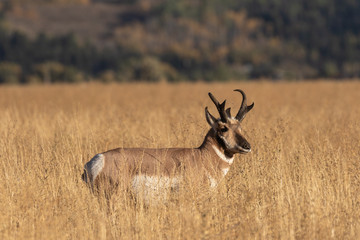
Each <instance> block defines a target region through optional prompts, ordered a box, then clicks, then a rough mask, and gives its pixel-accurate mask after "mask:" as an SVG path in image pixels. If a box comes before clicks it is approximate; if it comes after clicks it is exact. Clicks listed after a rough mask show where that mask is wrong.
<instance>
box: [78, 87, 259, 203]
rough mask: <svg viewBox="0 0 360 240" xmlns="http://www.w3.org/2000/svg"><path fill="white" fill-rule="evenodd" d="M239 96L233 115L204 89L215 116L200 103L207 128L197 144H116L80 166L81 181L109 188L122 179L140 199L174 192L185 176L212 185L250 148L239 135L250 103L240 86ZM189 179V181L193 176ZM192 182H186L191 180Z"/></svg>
mask: <svg viewBox="0 0 360 240" xmlns="http://www.w3.org/2000/svg"><path fill="white" fill-rule="evenodd" d="M234 91H237V92H240V93H241V94H242V97H243V100H242V103H241V106H240V109H239V111H238V113H237V114H236V116H235V117H232V116H231V113H230V108H227V109H226V110H225V102H226V100H225V101H224V102H222V103H221V104H220V103H219V102H218V101H217V100H216V98H215V97H214V96H213V95H212V94H211V93H209V96H210V99H211V100H212V101H213V103H214V104H215V106H216V108H217V110H218V112H219V115H220V118H215V117H214V116H213V115H211V114H210V113H209V111H208V108H207V107H205V116H206V120H207V122H208V124H209V125H210V127H211V128H210V130H209V131H208V133H207V134H206V136H205V139H204V141H203V143H202V144H201V146H200V147H198V148H161V149H149V148H117V149H113V150H109V151H106V152H103V153H99V154H97V155H95V156H94V157H93V158H92V159H91V160H90V161H89V162H87V163H86V164H85V166H84V173H83V175H82V178H83V180H84V181H85V182H86V183H88V184H89V185H90V186H91V187H92V188H94V187H96V188H97V189H98V188H109V187H110V188H111V189H114V186H116V185H118V184H119V183H120V182H121V181H124V182H126V183H128V186H130V188H131V189H132V192H134V193H135V195H136V196H137V195H138V194H139V193H141V192H142V193H143V194H144V195H143V196H144V197H145V198H149V197H150V198H151V197H154V196H155V195H158V194H162V193H161V192H165V190H166V189H171V190H174V189H175V190H176V189H178V187H179V185H180V184H181V183H182V182H188V183H189V179H196V180H195V181H196V182H197V183H198V182H203V183H205V184H208V185H210V186H211V187H216V185H217V184H218V182H219V181H220V180H221V179H222V178H223V177H224V176H225V175H226V174H227V173H228V171H229V169H230V166H231V165H232V164H233V161H234V155H235V154H237V153H249V152H250V151H251V147H250V144H249V142H248V141H247V140H246V139H245V137H244V136H243V134H242V129H241V122H242V120H243V119H244V117H245V115H246V114H247V113H248V112H249V111H250V110H251V109H252V108H253V107H254V103H252V104H251V105H247V100H246V95H245V93H244V92H243V91H242V90H240V89H236V90H234ZM193 181H194V180H193ZM190 184H191V183H190Z"/></svg>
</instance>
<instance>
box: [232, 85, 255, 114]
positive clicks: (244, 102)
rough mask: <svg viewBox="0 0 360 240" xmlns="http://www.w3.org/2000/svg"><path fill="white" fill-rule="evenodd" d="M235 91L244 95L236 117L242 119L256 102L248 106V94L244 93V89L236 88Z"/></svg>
mask: <svg viewBox="0 0 360 240" xmlns="http://www.w3.org/2000/svg"><path fill="white" fill-rule="evenodd" d="M234 91H236V92H240V93H241V95H242V97H243V100H242V103H241V106H240V109H239V112H238V113H237V114H236V117H235V118H236V119H237V120H238V121H242V120H243V119H244V117H245V115H246V113H248V112H249V111H250V110H251V109H252V108H253V107H254V103H252V104H251V105H249V106H248V105H247V99H246V94H245V93H244V91H243V90H241V89H235V90H234Z"/></svg>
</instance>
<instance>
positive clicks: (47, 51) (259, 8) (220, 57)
mask: <svg viewBox="0 0 360 240" xmlns="http://www.w3.org/2000/svg"><path fill="white" fill-rule="evenodd" d="M1 9H2V14H1V16H2V19H3V20H2V22H3V23H2V24H1V26H2V28H0V53H1V55H0V83H2V82H21V83H27V82H59V81H60V82H62V81H67V82H74V81H88V80H89V79H94V78H96V79H101V80H102V81H140V80H145V81H161V80H167V81H172V82H173V81H184V80H191V81H197V80H205V81H214V80H217V81H226V80H229V79H241V80H248V79H259V78H271V79H291V80H297V79H304V78H305V79H309V78H320V77H330V78H335V79H341V78H355V77H359V76H360V30H359V29H360V15H359V14H358V12H359V11H360V2H359V1H352V0H345V1H338V0H330V1H328V2H327V3H326V4H324V2H323V1H322V0H305V1H302V2H295V1H290V2H289V1H276V0H270V1H266V2H264V1H260V0H254V1H250V0H245V1H241V2H237V1H234V0H227V1H219V0H212V1H204V0H198V1H190V0H169V1H164V0H137V1H110V2H104V1H101V2H100V1H94V2H92V1H88V0H85V1H75V0H73V1H70V0H69V1H62V0H54V1H50V2H49V1H44V0H37V1H32V2H31V3H29V2H28V1H23V0H12V1H8V2H7V4H4V3H3V4H2V8H1ZM4 64H5V65H4ZM29 64H30V66H29ZM1 69H3V71H1ZM39 69H42V70H39ZM44 69H45V70H44ZM70 75H71V76H70Z"/></svg>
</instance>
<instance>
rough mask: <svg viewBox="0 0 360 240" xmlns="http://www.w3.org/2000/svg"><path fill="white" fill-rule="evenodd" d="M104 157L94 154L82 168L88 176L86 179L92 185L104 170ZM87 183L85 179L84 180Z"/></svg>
mask: <svg viewBox="0 0 360 240" xmlns="http://www.w3.org/2000/svg"><path fill="white" fill-rule="evenodd" d="M104 159H105V157H104V155H103V154H101V153H100V154H96V155H95V156H94V157H93V158H92V159H91V160H90V161H89V162H87V163H86V164H85V166H84V168H85V170H86V173H87V174H88V178H89V180H90V181H91V183H93V182H94V181H95V179H96V177H97V176H98V175H99V173H100V172H101V170H102V169H103V168H104V164H105V162H104ZM84 180H85V182H87V179H86V178H85V179H84Z"/></svg>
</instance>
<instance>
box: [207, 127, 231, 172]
mask: <svg viewBox="0 0 360 240" xmlns="http://www.w3.org/2000/svg"><path fill="white" fill-rule="evenodd" d="M202 147H203V148H205V149H207V150H208V151H212V152H214V153H215V154H216V155H217V156H218V157H219V159H221V161H222V162H223V163H225V164H228V165H231V164H232V163H233V161H234V154H231V153H227V152H226V150H225V149H226V148H225V147H224V143H223V142H222V140H221V139H219V138H218V137H217V136H215V134H214V132H213V131H212V130H210V131H209V133H208V134H207V136H206V138H205V141H204V143H203V144H202V146H201V148H202Z"/></svg>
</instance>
